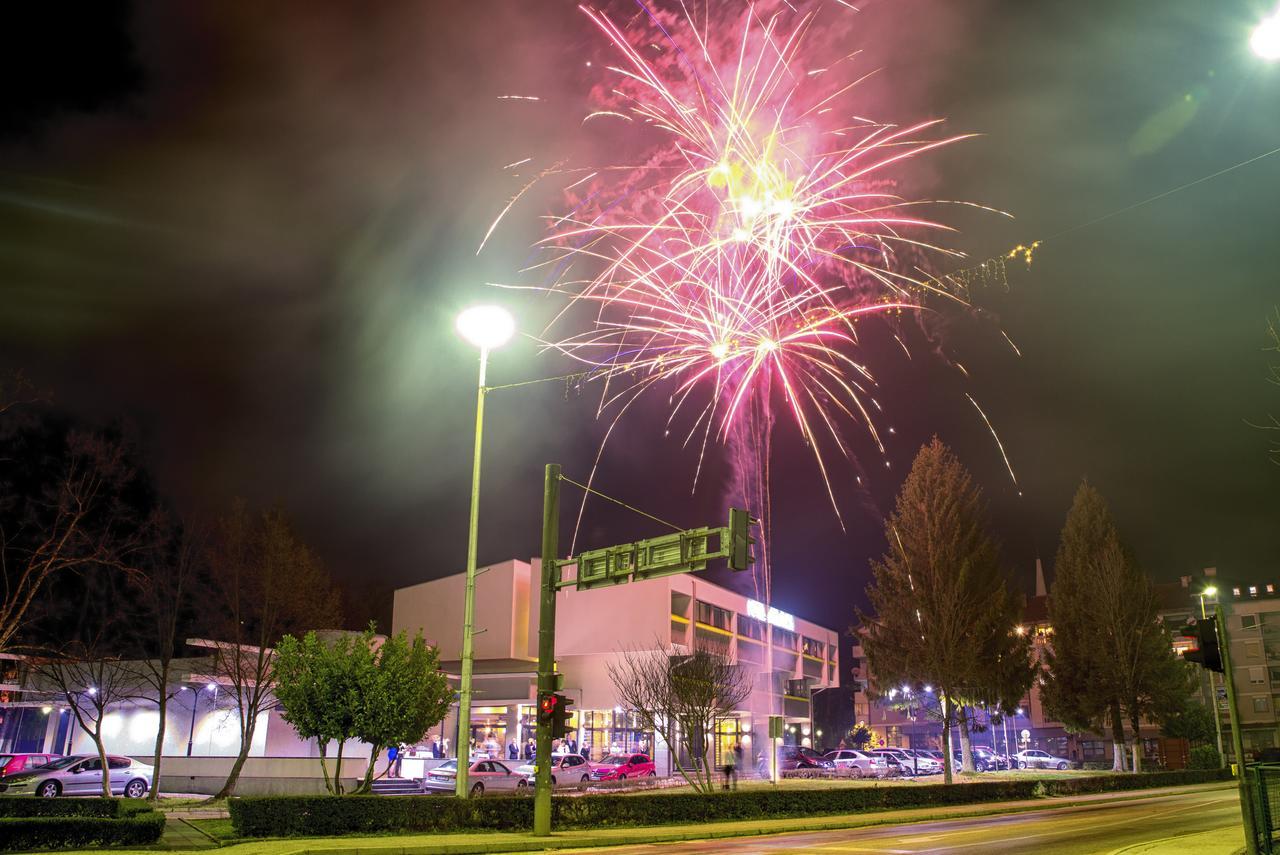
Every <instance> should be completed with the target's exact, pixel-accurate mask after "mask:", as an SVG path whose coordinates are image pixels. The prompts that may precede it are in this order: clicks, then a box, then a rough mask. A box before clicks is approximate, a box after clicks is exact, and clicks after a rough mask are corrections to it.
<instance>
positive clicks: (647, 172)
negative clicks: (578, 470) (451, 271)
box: [486, 0, 1012, 517]
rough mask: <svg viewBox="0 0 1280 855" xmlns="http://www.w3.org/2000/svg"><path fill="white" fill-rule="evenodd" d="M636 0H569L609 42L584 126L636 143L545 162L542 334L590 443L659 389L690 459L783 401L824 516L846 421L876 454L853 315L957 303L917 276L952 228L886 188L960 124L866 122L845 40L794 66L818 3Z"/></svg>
mask: <svg viewBox="0 0 1280 855" xmlns="http://www.w3.org/2000/svg"><path fill="white" fill-rule="evenodd" d="M637 5H638V6H639V9H640V12H639V13H638V14H637V15H636V16H635V17H634V18H632V19H630V20H629V21H628V22H627V24H626V25H625V26H622V25H620V24H619V23H618V22H617V20H615V19H614V18H612V17H610V16H609V15H608V14H606V13H605V12H603V11H600V10H599V9H595V8H592V7H588V6H581V7H580V8H581V10H582V12H583V13H584V14H585V15H586V16H587V17H588V18H589V19H590V21H591V22H592V23H593V24H594V25H595V27H596V28H597V29H598V30H599V32H600V33H601V34H602V35H603V36H604V38H605V39H607V41H608V42H609V44H610V46H611V48H612V50H613V52H614V54H615V59H614V62H613V64H611V65H607V66H606V73H607V74H608V75H610V77H609V80H608V82H607V83H606V84H604V87H603V88H602V89H601V90H599V91H600V92H601V93H602V94H601V95H600V100H601V101H602V103H598V104H595V105H593V107H592V112H590V113H589V114H588V115H587V117H586V119H584V120H583V122H584V124H583V126H584V127H586V128H588V129H591V128H594V129H596V130H597V132H599V133H609V134H613V133H616V132H617V130H622V132H623V133H624V134H626V135H627V137H626V138H625V140H626V141H628V142H629V141H632V140H640V141H641V142H639V143H637V144H639V145H643V146H644V151H643V153H642V156H641V157H640V158H639V159H638V160H637V161H636V165H635V166H633V167H631V168H618V167H616V166H604V167H600V168H593V169H588V170H581V169H575V170H572V171H570V170H564V171H563V172H559V173H557V172H556V171H555V170H552V171H550V172H548V173H544V174H543V176H540V177H543V178H550V177H552V176H554V175H557V174H563V175H565V177H566V181H565V183H566V185H567V186H566V187H565V188H564V192H565V196H566V198H567V200H568V206H567V207H568V211H567V212H566V213H563V214H561V215H558V216H555V217H551V218H549V226H548V234H547V235H546V237H545V238H544V239H543V240H541V241H540V242H539V243H538V249H539V250H540V251H541V253H542V255H541V257H540V258H539V260H538V261H537V262H536V263H535V265H534V268H533V269H539V270H543V271H551V279H552V281H551V283H550V284H549V285H547V286H544V288H543V290H545V291H547V292H549V293H554V294H559V295H562V296H565V297H567V298H568V299H567V301H566V304H565V306H564V307H563V308H562V310H561V312H560V313H559V314H558V315H557V317H556V318H555V319H554V320H553V321H552V323H551V324H550V325H549V326H548V328H547V330H546V331H545V332H544V334H543V337H542V340H543V342H544V343H545V344H546V345H547V346H548V347H549V348H552V349H554V350H557V351H559V352H561V353H563V354H566V355H567V356H569V357H570V358H572V359H574V360H576V361H578V362H580V363H581V364H583V365H584V366H585V367H586V368H588V369H589V370H590V371H591V375H590V382H594V383H597V384H598V389H599V395H600V397H599V403H598V409H597V414H598V415H599V416H600V417H602V418H607V419H608V421H609V422H610V424H609V428H608V430H607V432H606V435H605V436H606V438H605V442H607V441H608V437H609V436H611V435H612V434H613V430H614V427H616V425H617V423H618V420H619V419H621V418H622V417H623V415H624V414H625V413H627V412H628V410H629V409H630V408H631V407H632V406H633V405H634V404H635V403H636V402H637V400H639V399H640V398H641V397H642V396H649V397H650V398H655V397H657V396H664V397H665V399H666V406H665V414H666V415H665V418H666V423H667V431H668V433H670V432H671V431H673V430H674V431H676V432H677V433H676V435H677V436H678V437H680V438H681V439H682V441H683V442H684V443H685V444H686V445H693V446H695V447H696V448H697V449H698V457H699V463H698V468H697V470H696V472H697V473H701V470H702V462H703V459H704V457H705V454H706V451H707V448H708V446H709V445H710V444H711V443H713V442H715V443H720V444H723V443H727V442H729V441H730V440H731V439H733V440H734V442H735V443H736V444H737V446H738V449H737V451H735V454H734V457H735V459H737V458H741V457H742V453H741V452H742V451H743V443H744V437H746V438H748V439H749V438H750V437H751V436H752V435H753V434H754V433H755V432H754V431H751V430H750V429H749V428H750V425H752V424H757V425H758V424H765V425H769V426H770V427H769V428H767V429H766V430H765V434H767V433H768V432H769V431H771V426H772V425H773V424H774V423H775V421H776V419H775V417H774V413H773V410H774V409H775V408H778V405H781V408H780V410H779V415H780V416H781V417H782V418H784V419H785V420H786V421H788V422H790V423H791V424H792V425H794V426H795V428H796V429H797V430H798V431H799V433H800V435H801V437H802V438H803V440H804V441H805V443H806V444H807V445H808V446H809V448H810V449H811V451H812V454H813V459H814V461H815V462H816V465H817V467H818V469H819V471H820V473H821V477H822V480H823V484H824V487H825V490H826V493H827V496H828V499H829V501H830V503H831V505H832V507H833V508H834V509H835V512H836V515H837V517H839V515H840V510H839V504H838V502H837V500H836V490H835V487H834V480H835V478H834V475H835V473H834V471H833V469H832V467H833V465H834V464H835V461H836V460H837V459H841V458H843V459H847V460H852V459H853V458H854V452H853V449H852V447H851V445H850V442H849V439H848V437H847V432H848V427H849V425H851V424H853V425H861V426H862V428H863V429H865V430H866V432H867V434H868V435H869V437H870V438H871V440H872V441H873V442H874V443H875V445H876V447H877V448H878V449H879V451H880V453H881V454H884V453H885V452H886V448H885V444H884V439H883V431H882V429H881V428H880V426H879V425H878V423H877V420H878V417H879V409H880V408H879V405H878V404H877V403H876V402H875V400H874V398H873V397H872V391H873V389H874V387H875V384H876V380H875V377H874V376H873V374H872V372H871V370H870V369H869V367H868V365H867V363H866V361H865V360H864V359H863V358H861V355H860V351H861V345H860V342H859V329H858V327H859V324H860V323H861V322H864V321H866V320H869V319H873V318H884V319H888V320H892V319H894V318H896V317H897V316H900V315H902V314H904V313H911V314H914V313H918V312H920V311H922V310H923V309H924V308H925V304H926V301H928V300H930V299H932V298H934V297H945V298H946V300H947V301H948V302H953V303H954V302H957V301H958V302H960V303H962V304H964V303H966V302H967V293H966V292H965V289H963V288H961V287H958V285H957V283H955V282H953V281H952V280H950V279H948V278H946V277H938V276H935V275H932V274H930V273H929V272H927V271H928V270H929V269H930V268H932V267H935V266H938V265H936V264H935V263H934V262H935V261H936V260H937V259H954V258H959V257H961V254H960V253H958V252H955V251H953V250H950V249H948V248H946V247H944V246H942V245H941V244H940V243H937V242H936V241H937V239H938V238H937V236H939V235H944V234H946V233H948V232H949V231H951V229H950V228H949V227H948V226H947V225H945V224H944V223H941V222H938V221H936V220H934V219H932V218H931V217H929V216H927V215H926V214H925V213H923V211H924V207H923V206H924V205H926V204H929V203H927V202H923V201H921V200H916V199H909V198H904V197H903V196H901V195H899V192H898V189H897V179H898V178H899V177H900V174H901V172H902V170H903V169H905V168H906V166H907V164H908V163H909V162H910V161H911V159H913V158H916V157H920V156H922V155H926V154H928V153H929V152H932V151H934V150H935V149H938V148H941V147H944V146H948V145H951V144H953V143H956V142H958V141H960V140H963V139H965V138H966V137H967V136H968V135H947V134H943V133H941V132H940V128H941V124H940V122H939V121H936V120H932V121H922V122H918V123H914V124H908V125H902V126H899V125H890V124H884V123H880V122H875V121H872V120H870V119H867V118H864V117H863V115H862V112H861V111H860V109H859V107H860V105H859V104H858V95H859V90H858V88H857V87H858V84H859V83H860V82H861V81H862V80H864V79H865V78H866V77H867V76H869V75H861V76H858V75H855V74H852V73H850V72H851V70H852V69H853V68H854V64H855V63H854V60H855V59H856V57H857V52H854V53H847V52H845V53H844V55H843V56H841V58H840V59H838V60H837V61H834V62H831V63H825V64H823V66H822V67H820V68H813V67H810V66H809V65H807V60H808V59H809V58H810V53H812V51H809V52H806V49H805V46H806V44H807V42H806V39H811V38H812V37H813V36H814V34H815V33H819V32H822V31H823V28H824V27H825V26H827V24H826V23H822V24H818V25H817V26H815V21H816V20H817V18H816V15H817V12H799V11H794V12H793V11H788V8H787V7H789V6H790V4H786V5H785V6H784V5H782V4H778V3H768V2H762V3H760V4H756V5H751V4H747V3H721V4H711V3H707V4H704V5H702V6H700V7H698V9H697V10H695V11H691V9H690V5H689V4H687V3H685V2H679V0H677V2H672V3H668V4H664V5H663V6H662V7H660V8H658V7H650V6H648V5H646V4H645V3H644V2H641V0H637ZM713 5H714V6H715V7H716V8H715V9H713V8H711V7H712V6H713ZM722 7H723V8H722ZM775 7H776V11H773V10H774V9H775ZM766 8H767V9H768V10H769V11H766ZM726 10H727V11H726ZM819 11H821V12H822V13H823V14H826V13H827V12H833V13H835V14H840V15H851V14H853V12H851V11H850V9H849V8H848V7H847V4H841V5H839V6H833V5H827V6H823V7H820V8H819ZM695 12H700V14H696V13H695ZM584 172H586V173H588V174H586V175H585V177H584V174H583V173H584ZM527 189H528V188H527V187H526V188H525V189H524V190H521V191H520V193H521V194H523V193H524V192H525V191H526V190H527ZM518 195H519V194H518ZM512 204H514V200H513V202H512ZM938 204H941V203H938ZM948 204H968V203H948ZM979 207H981V206H979ZM509 209H510V205H508V207H507V209H504V211H503V213H504V214H505V213H506V211H507V210H509ZM491 232H492V228H491V229H490V233H491ZM487 237H488V235H486V239H487ZM948 266H950V265H948ZM584 318H589V319H590V320H589V322H588V323H586V324H583V323H582V321H583V319H584ZM566 328H568V329H569V331H568V332H567V333H566V332H560V330H563V329H566ZM895 338H896V339H897V341H898V343H899V344H900V345H901V346H902V347H903V348H904V349H906V345H905V343H904V342H903V340H902V338H901V337H898V336H895ZM909 355H910V352H909V351H908V356H909ZM975 406H976V402H975ZM979 413H980V414H981V410H980V409H979ZM983 418H984V421H985V415H983ZM744 426H745V427H747V428H748V429H747V430H745V431H744V430H742V427H744ZM988 426H989V424H988ZM735 437H736V438H735ZM768 448H769V442H768V436H767V435H765V436H760V437H759V439H758V441H757V442H756V444H755V446H754V450H753V453H754V455H755V459H754V461H753V463H752V468H753V470H754V472H755V473H766V472H767V470H768V466H767V463H768V461H767V459H766V458H767V456H768V453H769V452H768ZM601 453H603V447H602V448H601ZM1002 453H1003V450H1002ZM598 461H599V457H598V456H597V463H598ZM593 472H594V469H593ZM1011 474H1012V473H1011ZM698 477H699V476H698V475H695V478H694V483H695V485H696V483H697V478H698ZM753 481H754V476H750V477H748V478H746V479H745V482H747V483H753ZM750 492H752V493H754V494H756V496H757V498H759V496H760V494H761V493H762V492H763V493H765V494H767V492H768V488H767V484H765V485H764V487H763V490H761V489H758V488H757V489H752V490H751V491H750ZM760 500H761V501H766V503H767V500H765V499H760Z"/></svg>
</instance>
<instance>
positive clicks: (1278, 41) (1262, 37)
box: [1249, 12, 1280, 62]
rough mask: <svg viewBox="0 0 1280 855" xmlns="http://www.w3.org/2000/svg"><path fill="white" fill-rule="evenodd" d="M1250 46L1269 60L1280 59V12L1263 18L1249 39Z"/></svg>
mask: <svg viewBox="0 0 1280 855" xmlns="http://www.w3.org/2000/svg"><path fill="white" fill-rule="evenodd" d="M1249 47H1251V48H1253V52H1254V53H1255V54H1257V55H1258V56H1259V57H1261V58H1262V59H1265V60H1267V61H1268V62H1272V61H1275V60H1277V59H1280V12H1276V13H1275V14H1274V15H1272V16H1271V17H1270V18H1263V19H1262V23H1260V24H1258V26H1257V27H1256V28H1255V29H1254V31H1253V37H1252V38H1251V39H1249Z"/></svg>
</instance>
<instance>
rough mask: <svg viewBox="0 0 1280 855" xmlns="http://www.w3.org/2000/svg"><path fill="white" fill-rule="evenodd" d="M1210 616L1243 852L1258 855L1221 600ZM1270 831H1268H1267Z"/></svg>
mask: <svg viewBox="0 0 1280 855" xmlns="http://www.w3.org/2000/svg"><path fill="white" fill-rule="evenodd" d="M1213 616H1214V618H1215V623H1216V624H1217V630H1218V652H1219V655H1220V656H1221V657H1222V672H1223V673H1222V682H1223V683H1225V684H1226V687H1227V712H1228V713H1229V714H1230V716H1231V750H1232V751H1234V752H1235V755H1236V784H1237V786H1238V787H1239V788H1240V816H1241V818H1242V819H1243V820H1244V851H1245V852H1246V853H1248V855H1258V834H1257V831H1256V829H1255V827H1254V824H1253V798H1252V794H1251V793H1250V792H1249V778H1248V776H1247V775H1246V774H1245V764H1244V736H1243V734H1241V733H1240V709H1239V707H1238V706H1237V705H1236V681H1235V675H1234V674H1233V673H1232V672H1231V637H1230V636H1229V635H1228V633H1227V619H1226V616H1225V615H1224V614H1223V611H1222V603H1215V604H1214V607H1213ZM1267 833H1268V834H1270V831H1268V832H1267Z"/></svg>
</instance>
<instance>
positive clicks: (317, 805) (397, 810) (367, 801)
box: [230, 769, 1230, 837]
mask: <svg viewBox="0 0 1280 855" xmlns="http://www.w3.org/2000/svg"><path fill="white" fill-rule="evenodd" d="M1229 778H1230V773H1224V772H1222V771H1220V770H1217V769H1214V770H1206V771H1196V772H1154V773H1150V774H1142V775H1097V776H1092V777H1080V778H1059V779H1049V780H1035V779H1027V780H1001V781H978V782H974V783H967V784H950V785H947V784H933V785H923V786H891V787H875V786H861V787H842V788H832V789H820V790H819V789H814V790H804V789H790V788H788V789H777V790H773V789H761V790H741V791H736V792H713V793H707V794H698V793H690V792H687V791H683V792H667V793H664V792H653V793H639V794H635V795H628V796H615V795H587V796H579V797H568V796H556V797H555V798H553V799H552V802H551V804H552V817H553V822H554V823H555V825H556V827H557V828H563V829H570V828H601V827H608V826H625V825H662V824H670V823H698V822H718V821H725V820H755V819H774V818H780V817H789V816H818V815H822V814H843V813H861V812H864V811H875V810H884V809H887V808H913V807H930V806H935V805H939V806H940V805H959V804H977V803H981V802H993V801H1008V800H1019V799H1032V798H1037V797H1040V796H1069V795H1083V794H1087V793H1100V792H1106V791H1109V790H1133V789H1143V788H1147V787H1164V786H1172V785H1178V784H1199V783H1207V782H1210V781H1219V780H1227V779H1229ZM230 809H231V821H232V824H233V826H234V827H235V832H236V836H238V837H288V836H297V835H332V834H352V833H372V832H382V831H417V832H423V831H464V830H478V829H485V830H492V831H516V830H526V829H529V828H531V827H532V825H533V800H532V799H530V798H524V797H514V798H484V799H466V800H462V799H454V798H449V797H445V796H424V797H413V796H409V797H404V796H401V797H389V796H341V797H333V796H261V797H246V798H239V799H233V800H232V801H231V804H230Z"/></svg>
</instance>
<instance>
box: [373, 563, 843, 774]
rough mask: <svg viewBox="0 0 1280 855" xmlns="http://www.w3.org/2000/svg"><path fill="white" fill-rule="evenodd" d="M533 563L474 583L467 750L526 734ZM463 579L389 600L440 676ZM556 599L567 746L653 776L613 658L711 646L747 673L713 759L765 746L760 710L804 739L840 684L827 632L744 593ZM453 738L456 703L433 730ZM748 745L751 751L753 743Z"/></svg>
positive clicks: (493, 570)
mask: <svg viewBox="0 0 1280 855" xmlns="http://www.w3.org/2000/svg"><path fill="white" fill-rule="evenodd" d="M540 574H541V562H540V561H539V560H537V559H534V560H533V561H531V562H524V561H518V560H511V561H505V562H502V563H501V564H495V565H493V566H490V567H487V568H484V569H483V571H482V572H481V573H480V575H479V576H478V578H477V580H476V623H475V626H476V629H477V631H478V632H479V634H478V635H476V637H475V666H474V677H473V692H474V695H473V701H472V703H473V707H472V715H471V721H470V723H469V732H470V738H471V740H472V741H474V743H475V744H476V746H477V747H480V748H484V747H486V746H487V747H488V749H489V750H490V751H492V750H493V746H495V745H496V746H498V747H499V750H500V751H501V752H502V754H503V756H506V755H507V753H508V752H509V751H510V748H511V746H512V744H514V745H515V746H516V747H517V750H519V751H520V752H521V753H522V754H523V749H524V746H526V745H527V744H528V741H529V740H530V739H531V738H532V737H533V734H534V722H535V715H534V712H535V711H534V704H535V701H536V697H537V691H536V683H535V672H536V668H537V644H538V618H539V616H538V608H537V603H538V592H539V583H540V578H541V575H540ZM464 586H465V576H464V575H463V574H458V575H455V576H449V577H446V578H443V579H436V580H433V581H430V582H423V583H421V584H418V585H412V586H410V587H407V588H401V589H399V590H397V591H396V592H395V603H394V611H393V617H392V625H393V627H392V628H393V631H394V632H400V631H402V630H407V631H408V632H409V633H410V634H411V635H412V634H413V633H415V632H418V631H421V632H422V633H423V635H424V636H425V637H426V638H427V639H428V640H429V641H431V642H432V643H434V644H436V645H438V646H439V648H440V655H441V660H442V667H443V668H444V669H445V670H446V671H447V672H448V673H450V674H457V673H458V672H459V670H460V656H461V647H462V601H463V593H464ZM556 597H557V602H556V645H555V652H556V664H557V669H558V670H559V672H560V673H562V674H563V675H564V690H563V692H564V694H565V695H567V696H568V697H569V698H571V699H572V700H573V702H574V706H573V707H572V710H573V716H572V718H571V719H570V726H571V727H572V729H573V734H572V736H571V737H570V741H571V742H573V743H574V744H576V746H577V747H578V749H579V751H581V752H582V753H584V754H586V755H587V756H588V757H589V758H590V759H592V760H600V759H601V758H602V757H603V756H605V755H606V754H609V753H611V752H616V751H645V752H648V753H652V754H653V756H654V759H655V761H656V762H657V764H658V768H659V773H660V774H669V773H670V771H671V770H672V769H673V768H674V764H675V763H676V762H681V763H686V762H688V758H684V757H680V756H673V754H672V752H671V750H670V748H669V747H668V746H666V745H665V744H662V742H661V739H660V738H658V736H657V735H656V734H654V733H650V732H648V731H646V730H644V729H643V728H642V727H641V725H640V722H639V721H638V719H637V717H636V715H635V713H634V712H633V711H631V710H628V709H626V708H624V707H623V705H622V702H621V701H620V699H619V697H618V693H617V691H616V690H615V689H614V685H613V681H612V679H611V678H610V674H609V668H610V665H611V664H612V663H615V662H618V661H619V660H620V658H622V657H625V656H627V655H628V654H629V653H634V652H637V651H654V650H660V651H666V652H668V653H670V654H671V655H680V654H681V653H684V652H687V651H689V650H690V649H692V648H694V647H697V646H698V645H699V644H700V643H704V642H705V643H710V644H713V645H715V646H716V647H718V648H720V649H723V650H725V651H726V652H727V654H728V656H729V658H730V659H731V661H733V662H735V663H737V664H738V665H739V666H741V667H742V668H744V669H745V670H746V671H747V672H748V674H749V675H750V678H751V686H752V689H751V694H750V696H749V698H748V699H747V701H746V702H745V703H744V704H743V705H742V708H741V709H739V710H735V711H734V713H733V714H732V715H730V716H726V717H725V718H723V719H722V720H721V721H719V722H717V724H716V732H715V735H714V740H713V743H712V746H711V753H712V756H713V760H714V762H716V763H719V762H721V761H722V759H723V757H724V755H725V753H726V752H729V751H731V750H732V748H733V746H734V744H735V743H741V744H742V746H743V749H744V751H745V753H746V755H747V757H748V758H751V757H754V756H755V754H756V753H757V751H762V750H763V749H764V748H765V747H766V740H767V734H768V720H767V717H768V716H769V715H782V716H784V717H785V719H786V722H787V727H788V739H789V740H791V741H794V742H796V743H800V744H809V743H812V742H813V741H814V740H815V739H817V738H818V737H817V734H816V733H814V724H813V721H812V711H811V708H810V700H811V695H812V693H813V692H814V691H815V690H819V689H826V688H831V687H834V686H835V685H836V683H837V682H838V680H839V674H840V666H839V652H838V643H837V642H838V636H837V633H836V632H835V631H834V630H831V629H828V628H826V627H822V626H818V625H817V624H814V623H811V622H809V621H805V620H802V619H800V618H797V617H794V616H793V615H790V614H786V613H784V612H781V611H779V610H777V609H771V608H769V607H767V606H765V605H764V604H762V603H759V602H756V601H754V600H751V599H750V598H748V597H746V596H744V595H742V594H739V593H736V592H734V591H731V590H729V589H728V588H724V587H722V586H720V585H716V584H714V583H711V582H707V581H705V580H703V579H699V578H697V577H695V576H692V575H688V574H683V575H672V576H663V577H658V578H651V579H646V580H643V581H638V582H631V583H628V584H626V585H619V586H616V587H606V588H597V589H593V590H589V591H577V590H573V589H567V590H562V591H560V592H559V593H558V594H557V595H556ZM456 734H457V721H456V708H455V712H454V713H453V714H452V715H451V716H450V718H449V719H447V720H446V721H445V722H444V724H443V726H442V728H441V729H440V730H439V732H437V733H433V734H431V735H430V736H431V737H433V738H434V739H436V740H439V741H440V742H441V743H444V742H447V743H448V745H449V747H448V751H449V753H453V752H455V751H456V746H455V745H454V744H453V743H454V741H455V739H456ZM755 746H759V747H758V748H756V747H755Z"/></svg>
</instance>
